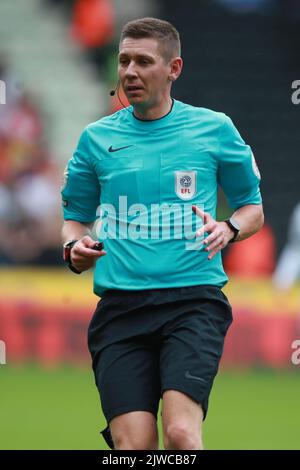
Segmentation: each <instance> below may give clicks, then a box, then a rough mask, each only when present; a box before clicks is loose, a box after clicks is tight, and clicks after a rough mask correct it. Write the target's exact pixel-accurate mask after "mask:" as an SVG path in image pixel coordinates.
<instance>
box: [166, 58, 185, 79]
mask: <svg viewBox="0 0 300 470" xmlns="http://www.w3.org/2000/svg"><path fill="white" fill-rule="evenodd" d="M182 67H183V60H182V58H181V57H175V58H174V59H172V60H171V62H170V69H171V73H170V74H169V77H168V78H169V80H170V81H171V82H175V80H177V78H178V77H179V75H180V74H181V71H182Z"/></svg>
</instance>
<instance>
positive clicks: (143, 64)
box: [118, 38, 171, 107]
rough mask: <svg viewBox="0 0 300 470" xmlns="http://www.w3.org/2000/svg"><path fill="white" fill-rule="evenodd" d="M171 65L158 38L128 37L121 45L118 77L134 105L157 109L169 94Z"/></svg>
mask: <svg viewBox="0 0 300 470" xmlns="http://www.w3.org/2000/svg"><path fill="white" fill-rule="evenodd" d="M170 70H171V68H170V64H167V63H166V62H165V59H164V58H163V57H162V55H161V53H160V51H159V43H158V41H157V40H156V39H152V38H144V39H132V38H125V39H124V40H123V41H122V42H121V44H120V51H119V65H118V74H119V77H120V80H121V84H122V87H123V89H124V92H125V94H126V96H127V99H128V101H129V103H130V104H132V105H133V106H134V105H142V106H143V105H144V106H145V107H148V106H153V105H154V106H155V105H157V104H159V103H160V102H161V100H162V99H163V98H164V97H166V96H167V95H168V93H169V87H170V82H168V77H169V74H170Z"/></svg>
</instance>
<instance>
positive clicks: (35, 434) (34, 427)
mask: <svg viewBox="0 0 300 470" xmlns="http://www.w3.org/2000/svg"><path fill="white" fill-rule="evenodd" d="M142 16H159V17H161V18H163V19H167V20H169V21H171V22H173V23H174V24H175V26H176V27H177V28H178V29H179V31H180V33H181V37H182V42H183V58H184V74H183V76H182V78H181V79H180V80H179V81H178V82H177V83H176V84H175V87H174V97H175V98H177V99H179V100H183V101H186V102H188V103H191V104H193V105H196V106H204V107H208V108H212V109H214V110H217V111H222V112H225V113H226V114H228V115H229V116H230V117H231V118H232V119H233V121H234V122H235V124H236V125H237V127H238V129H239V130H240V132H241V134H242V136H243V137H244V139H245V140H246V141H248V142H249V143H250V144H251V146H252V148H253V151H254V154H255V156H256V160H257V162H258V165H259V168H260V170H261V173H262V175H263V180H262V193H263V198H264V206H265V215H266V225H265V227H264V229H263V230H262V231H261V232H260V233H259V234H257V235H255V236H254V237H252V238H251V239H250V240H247V241H244V242H242V243H239V244H236V245H233V246H232V247H231V248H230V249H228V250H226V251H225V252H224V262H225V265H226V267H227V271H228V272H229V274H230V277H231V282H230V283H229V285H228V286H227V287H226V289H225V292H226V294H227V295H228V296H229V298H230V300H231V303H232V305H233V308H234V319H235V321H234V324H233V325H232V327H231V329H230V332H229V334H228V338H227V343H226V347H225V352H224V358H223V360H222V366H221V370H220V373H219V376H218V377H217V379H216V382H215V386H214V389H213V393H212V396H211V402H210V411H209V414H208V418H207V421H206V423H205V427H204V441H205V446H206V448H207V449H300V440H299V420H300V407H299V396H300V374H299V372H300V364H298V362H300V354H299V355H297V354H294V360H293V361H292V354H293V351H294V350H293V347H292V344H293V342H294V341H295V340H297V339H300V290H299V287H300V286H299V284H298V283H297V274H298V273H299V271H300V269H299V264H300V262H299V258H300V248H299V243H300V242H299V237H298V245H297V243H296V246H295V247H294V248H295V251H293V252H289V253H287V251H286V250H288V246H287V243H288V236H290V237H294V238H293V240H297V233H298V232H300V227H299V225H300V221H298V222H299V225H297V223H296V228H295V227H294V229H292V228H291V230H290V232H293V233H290V234H289V233H288V227H289V224H291V223H292V222H291V221H292V219H291V216H292V214H293V210H294V208H295V207H296V206H297V204H298V203H299V174H300V172H299V170H300V163H299V148H300V132H299V125H300V105H298V106H297V105H296V104H293V102H292V98H291V97H292V93H293V89H292V83H293V82H294V81H295V80H297V79H298V80H300V55H299V51H300V4H299V1H295V0H215V1H213V0H211V1H210V0H190V1H189V2H185V3H184V2H181V1H179V0H172V1H171V0H156V1H154V0H126V1H124V0H123V1H122V0H26V1H21V0H1V2H0V80H1V82H0V84H1V85H3V83H5V88H6V90H5V91H6V94H5V97H4V96H3V93H2V94H1V96H0V352H1V353H2V354H1V355H0V449H105V448H106V446H105V444H104V442H103V440H102V439H101V438H100V436H99V431H100V429H103V427H104V424H105V423H104V419H103V416H102V414H101V409H100V406H99V399H98V395H97V391H96V388H95V386H94V383H93V376H92V372H91V367H90V359H89V356H88V352H87V347H86V329H87V325H88V322H89V320H90V318H91V315H92V313H93V311H94V309H95V306H96V302H97V298H96V297H95V296H94V295H93V294H92V276H91V274H83V275H81V276H80V277H77V276H75V275H73V274H72V273H71V272H70V271H68V270H67V269H65V267H64V266H63V264H62V261H61V244H60V226H61V214H60V194H59V189H60V184H61V178H62V172H63V168H64V166H65V164H66V162H67V160H68V159H69V158H70V157H71V155H72V152H73V149H74V147H75V145H76V143H77V139H78V137H79V135H80V133H81V131H82V129H83V128H84V127H85V126H86V125H87V124H88V123H89V122H92V121H95V120H97V119H99V118H100V117H101V116H103V115H105V114H107V113H111V112H114V111H115V110H117V109H119V107H120V104H119V103H118V101H117V100H116V99H112V98H111V97H110V96H109V90H110V89H111V88H114V86H115V84H116V80H117V77H116V51H117V43H118V35H119V32H120V28H121V26H122V25H123V24H124V23H125V22H126V21H127V20H130V19H134V18H138V17H142ZM3 89H4V88H3V86H1V91H2V92H3ZM4 98H5V99H4ZM123 99H124V101H125V98H124V97H123ZM228 213H229V209H228V207H227V206H226V202H225V201H224V197H223V195H222V194H220V210H219V217H224V216H225V215H228ZM297 229H298V232H297ZM294 232H295V233H294ZM299 236H300V235H299ZM297 253H298V254H297ZM279 265H280V266H279ZM4 344H5V346H6V349H5V348H4ZM294 352H295V351H294ZM298 359H299V360H298Z"/></svg>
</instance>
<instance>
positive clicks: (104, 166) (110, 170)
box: [97, 148, 143, 210]
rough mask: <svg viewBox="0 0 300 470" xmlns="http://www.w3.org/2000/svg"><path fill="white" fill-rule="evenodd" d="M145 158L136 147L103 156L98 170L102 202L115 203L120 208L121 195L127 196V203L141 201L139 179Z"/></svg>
mask: <svg viewBox="0 0 300 470" xmlns="http://www.w3.org/2000/svg"><path fill="white" fill-rule="evenodd" d="M142 168H143V158H142V156H139V155H138V153H137V151H136V149H135V148H128V149H122V150H119V151H118V152H113V153H111V154H108V155H107V158H101V160H99V161H98V163H97V172H98V177H99V182H100V185H101V203H102V204H103V203H105V204H113V205H114V207H115V208H116V209H118V210H119V197H120V196H126V198H127V205H128V206H129V205H131V204H133V203H136V202H139V184H138V183H139V180H140V179H141V178H142V176H141V172H142Z"/></svg>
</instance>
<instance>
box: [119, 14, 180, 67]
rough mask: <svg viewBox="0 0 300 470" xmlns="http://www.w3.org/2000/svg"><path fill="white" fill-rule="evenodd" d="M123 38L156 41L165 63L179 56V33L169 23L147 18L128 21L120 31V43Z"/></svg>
mask: <svg viewBox="0 0 300 470" xmlns="http://www.w3.org/2000/svg"><path fill="white" fill-rule="evenodd" d="M125 38H133V39H142V38H153V39H156V40H157V41H158V43H159V47H160V50H161V54H162V56H163V57H164V59H165V60H166V62H169V60H171V59H172V58H173V57H177V56H180V54H181V44H180V36H179V32H178V31H177V29H176V28H175V27H174V26H173V25H172V24H171V23H169V22H168V21H164V20H160V19H158V18H151V17H148V18H140V19H138V20H133V21H129V22H128V23H126V24H125V26H124V27H123V29H122V32H121V38H120V43H121V42H122V41H123V40H124V39H125Z"/></svg>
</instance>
